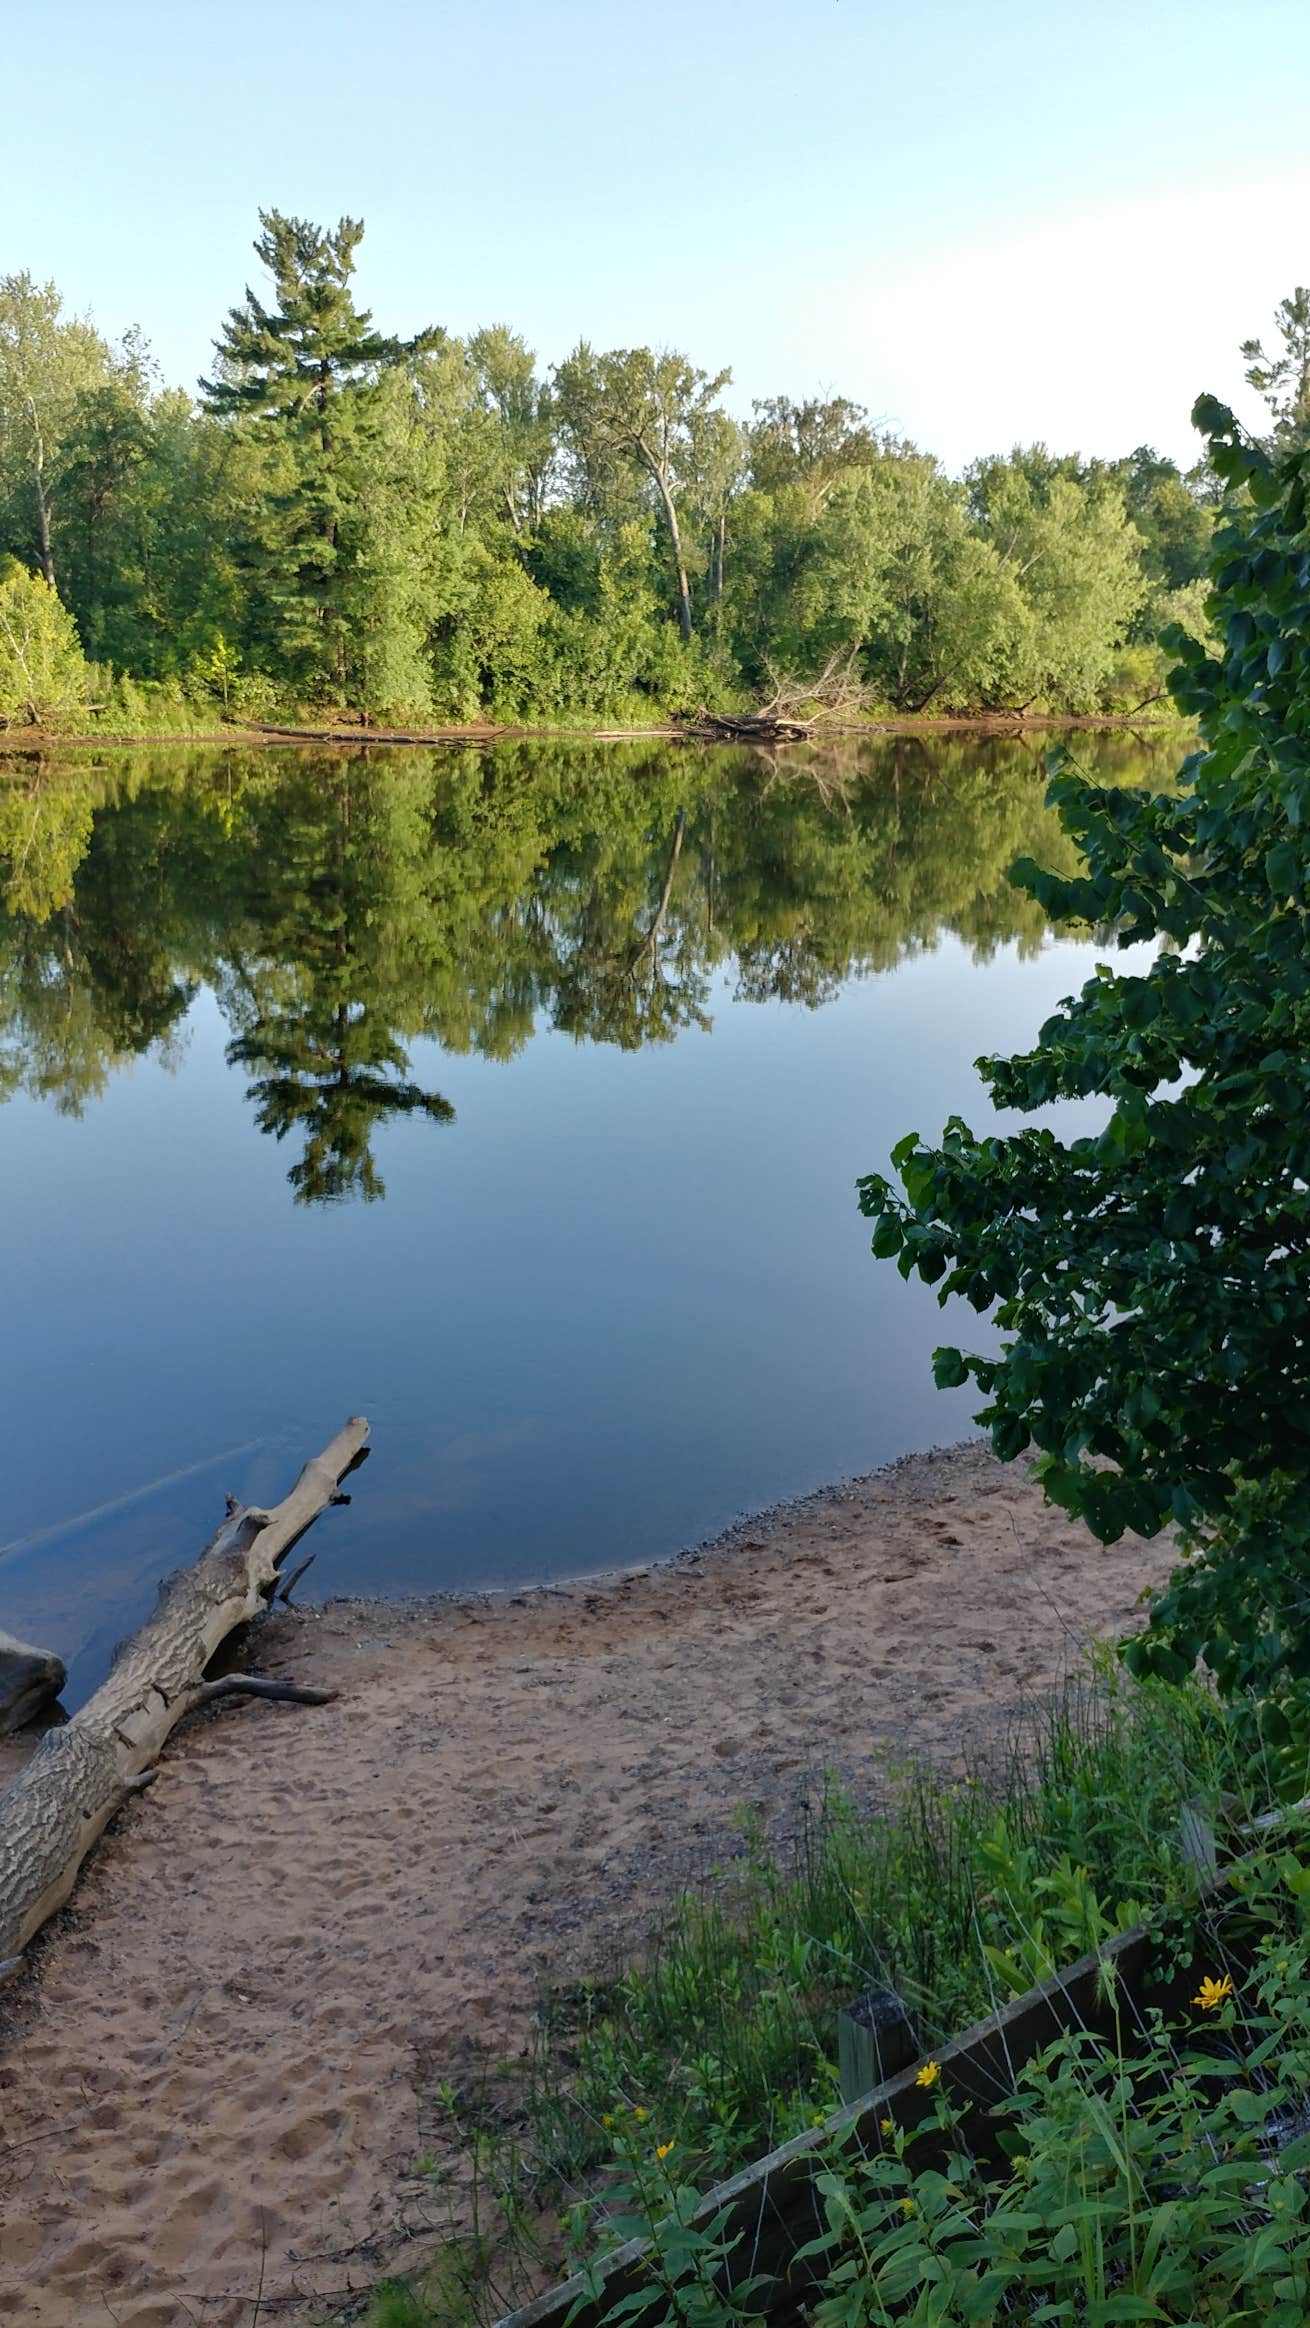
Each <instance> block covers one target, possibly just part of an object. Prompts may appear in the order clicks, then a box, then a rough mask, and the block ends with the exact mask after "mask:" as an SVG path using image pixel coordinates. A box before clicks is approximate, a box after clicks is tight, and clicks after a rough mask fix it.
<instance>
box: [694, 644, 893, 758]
mask: <svg viewBox="0 0 1310 2328" xmlns="http://www.w3.org/2000/svg"><path fill="white" fill-rule="evenodd" d="M764 667H765V669H766V671H767V672H768V675H769V678H770V680H771V682H772V689H773V692H772V693H771V695H770V696H769V697H768V699H767V701H765V702H763V703H761V704H760V706H759V708H758V710H757V711H753V712H723V711H707V710H706V709H705V708H704V706H702V708H701V709H700V710H699V711H691V712H679V713H677V714H675V717H676V719H677V723H678V726H679V729H680V731H681V733H682V734H683V735H686V736H694V737H696V738H697V739H699V740H701V741H704V742H715V741H717V742H721V743H742V744H803V743H808V742H809V740H810V738H811V737H812V736H813V735H815V734H816V733H817V732H818V731H819V730H820V729H825V728H826V729H836V728H841V727H844V726H847V725H849V724H851V723H853V722H858V723H859V724H864V715H865V713H866V711H867V709H868V702H869V691H868V689H867V687H865V686H864V685H863V684H862V683H861V681H860V680H859V679H858V678H857V677H856V675H855V656H854V655H853V653H850V652H848V651H844V650H842V649H841V648H834V650H833V652H832V654H830V655H829V657H828V660H827V662H826V663H825V664H824V666H823V669H822V670H821V671H820V672H818V673H817V674H816V675H815V677H813V678H811V679H799V678H796V677H795V676H794V675H793V674H791V673H789V672H785V671H780V670H778V668H777V667H776V665H774V664H773V663H771V662H770V661H769V660H768V658H767V656H766V657H765V665H764Z"/></svg>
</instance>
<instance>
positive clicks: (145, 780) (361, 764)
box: [0, 731, 1176, 1204]
mask: <svg viewBox="0 0 1310 2328" xmlns="http://www.w3.org/2000/svg"><path fill="white" fill-rule="evenodd" d="M1046 741H1047V739H1045V738H1044V737H1040V736H1039V737H1036V738H1034V737H1009V738H999V737H987V738H980V737H979V736H976V735H972V736H971V735H967V734H960V735H952V736H934V737H931V738H929V737H919V736H913V737H904V736H902V737H887V738H882V739H876V740H870V741H867V742H866V741H864V740H862V739H846V740H844V741H843V742H842V743H841V744H840V745H836V746H833V745H829V746H827V747H823V748H820V747H804V748H797V749H795V750H792V751H789V752H787V753H784V754H778V755H766V754H761V753H757V752H749V751H739V750H727V749H705V750H698V749H694V748H691V747H688V746H685V745H679V744H672V743H647V742H643V743H640V744H637V743H632V744H589V743H578V742H574V741H568V742H565V741H550V740H542V741H537V740H532V741H524V742H518V743H512V744H501V745H497V746H495V747H478V746H456V747H450V746H443V747H436V748H429V749H424V750H413V751H410V750H390V751H388V750H384V749H380V748H377V747H375V748H373V749H372V750H369V749H367V748H360V749H357V750H354V751H352V752H348V753H347V752H326V751H324V752H320V751H279V750H269V751H265V750H258V749H240V750H223V749H214V748H212V747H206V748H203V749H194V750H185V751H178V750H170V751H158V752H156V751H133V752H117V753H105V754H97V755H94V756H89V757H86V758H70V759H68V760H66V761H64V762H55V761H40V760H38V761H24V762H21V763H20V762H16V763H14V764H13V765H12V766H11V767H9V768H5V767H4V766H3V764H0V1099H3V1098H5V1097H6V1096H7V1095H9V1094H11V1093H13V1092H16V1091H23V1092H27V1093H29V1094H31V1095H34V1096H36V1097H38V1098H40V1099H43V1100H46V1101H49V1102H50V1103H51V1104H52V1105H54V1106H55V1107H56V1108H58V1109H60V1110H61V1111H63V1112H65V1113H70V1114H80V1113H81V1112H82V1111H83V1110H84V1109H85V1108H86V1107H87V1106H88V1105H89V1104H90V1103H91V1102H93V1101H94V1100H95V1099H97V1098H98V1097H99V1096H100V1094H101V1093H102V1092H103V1091H104V1089H105V1087H106V1085H107V1083H108V1081H109V1078H110V1076H111V1075H112V1074H113V1072H114V1070H115V1068H117V1067H118V1066H120V1065H121V1064H123V1063H124V1062H126V1061H127V1060H129V1059H132V1058H135V1057H140V1056H143V1055H145V1054H148V1053H154V1054H155V1055H158V1056H163V1057H165V1058H167V1057H168V1055H169V1050H170V1046H172V1045H175V1044H176V1042H177V1040H178V1038H179V1034H180V1030H181V1028H182V1025H183V1022H184V1020H185V1018H186V1014H187V1012H188V1010H189V1009H190V1006H191V1004H192V1002H193V1000H194V999H195V997H196V995H197V994H198V993H199V992H200V991H202V990H203V989H208V990H210V991H211V992H212V993H213V994H214V995H215V996H216V997H217V999H218V1002H219V1005H220V1007H221V1009H222V1011H223V1013H224V1016H225V1018H226V1021H227V1025H228V1029H229V1041H228V1050H227V1056H228V1059H229V1061H230V1062H231V1063H232V1064H233V1065H234V1066H240V1067H242V1068H244V1069H246V1070H247V1071H248V1073H249V1075H250V1077H251V1081H250V1083H249V1086H248V1089H247V1097H248V1098H249V1099H250V1100H251V1101H252V1102H253V1103H254V1110H255V1121H256V1123H257V1125H258V1126H259V1128H260V1130H261V1131H265V1132H270V1133H272V1135H273V1137H274V1138H275V1139H276V1140H278V1141H282V1140H285V1139H288V1138H295V1139H296V1140H297V1141H298V1142H299V1143H300V1145H301V1154H300V1156H299V1159H298V1160H297V1161H296V1162H295V1163H294V1164H293V1165H292V1167H291V1169H290V1172H289V1174H288V1178H289V1180H290V1183H291V1186H292V1189H293V1191H294V1195H295V1201H296V1202H297V1203H300V1204H320V1203H326V1202H331V1201H334V1200H340V1199H343V1198H349V1197H360V1198H364V1199H366V1200H367V1199H372V1198H377V1197H381V1196H382V1195H383V1194H384V1193H385V1189H384V1183H383V1182H382V1180H381V1178H380V1176H379V1174H378V1171H377V1167H376V1164H375V1162H374V1158H373V1151H372V1140H373V1135H374V1132H375V1130H376V1128H377V1127H378V1125H379V1124H381V1123H383V1122H384V1121H385V1120H386V1119H387V1118H388V1117H389V1116H393V1115H397V1114H414V1113H420V1114H423V1115H426V1116H427V1117H429V1119H431V1120H432V1121H433V1122H434V1123H443V1124H448V1123H450V1122H451V1121H452V1120H453V1113H454V1111H453V1109H452V1108H451V1107H450V1105H449V1103H448V1102H447V1101H446V1100H445V1099H444V1098H443V1097H442V1096H441V1094H440V1093H439V1092H435V1091H429V1090H426V1089H424V1088H423V1087H422V1086H421V1085H420V1084H419V1083H417V1082H415V1081H414V1080H412V1079H411V1074H410V1058H409V1046H410V1045H411V1044H412V1043H413V1041H414V1040H415V1039H416V1038H418V1037H429V1038H432V1039H433V1040H435V1041H436V1042H437V1043H439V1044H440V1045H442V1046H443V1047H444V1048H445V1049H446V1050H447V1051H448V1052H456V1053H464V1052H470V1051H473V1052H479V1053H482V1054H483V1055H485V1056H489V1057H495V1058H508V1057H510V1056H511V1055H512V1054H513V1053H515V1052H516V1051H518V1050H520V1049H521V1048H522V1047H523V1046H524V1045H525V1044H526V1043H527V1042H528V1041H529V1040H530V1039H531V1036H532V1033H533V1030H534V1027H536V1026H537V1025H538V1024H542V1023H544V1024H548V1025H552V1026H555V1027H558V1028H561V1029H563V1030H564V1031H566V1032H568V1033H570V1034H572V1035H574V1036H576V1037H577V1038H579V1039H585V1040H587V1041H589V1042H594V1043H615V1044H619V1045H621V1046H623V1047H624V1048H625V1049H630V1050H635V1049H638V1048H639V1047H641V1046H642V1045H644V1044H649V1043H666V1042H670V1041H672V1040H673V1039H674V1038H675V1037H676V1036H677V1035H678V1033H679V1032H680V1031H681V1030H682V1029H683V1028H685V1027H690V1026H697V1027H709V1026H710V1024H711V1014H710V1008H709V1003H710V994H711V986H712V981H713V978H714V976H715V975H716V973H719V972H722V971H724V970H727V971H728V972H729V974H730V975H731V976H732V977H733V978H734V979H735V986H736V991H737V993H738V994H739V995H740V996H742V997H745V998H747V999H749V1000H753V1001H761V1002H762V1001H767V1000H771V999H777V1000H781V1001H785V1002H789V1003H801V1004H805V1005H807V1006H809V1007H811V1008H816V1007H818V1006H820V1005H822V1004H823V1003H824V1002H826V1001H827V1000H829V999H830V998H831V997H832V996H833V995H834V994H835V993H836V992H837V991H838V989H839V988H840V986H841V985H842V983H843V982H844V981H845V980H846V979H848V978H850V977H852V976H860V975H867V974H870V973H873V972H878V971H884V970H888V969H891V968H893V967H894V966H895V965H896V963H897V962H899V961H901V960H902V959H903V958H904V957H905V956H906V955H908V954H912V953H915V952H917V951H920V950H922V949H924V948H927V947H931V946H932V945H934V944H935V943H936V941H937V939H938V938H939V936H940V935H942V934H943V933H945V932H951V933H953V934H954V935H955V936H957V937H958V938H960V939H962V940H963V941H964V943H965V944H966V945H967V946H968V947H969V948H970V949H971V950H972V952H973V954H974V956H975V958H978V959H985V958H987V957H988V956H990V955H991V954H992V953H993V952H994V951H995V949H996V948H997V947H999V946H1002V945H1006V944H1010V943H1017V944H1018V946H1019V947H1020V949H1021V951H1026V952H1031V951H1032V950H1034V949H1035V948H1036V947H1038V946H1039V945H1040V943H1041V941H1042V937H1043V934H1044V923H1043V919H1042V916H1041V913H1040V911H1039V909H1038V908H1037V907H1036V905H1035V904H1034V903H1033V901H1032V899H1031V898H1028V897H1026V896H1022V895H1020V894H1019V893H1018V892H1016V891H1015V890H1013V889H1011V888H1010V887H1009V885H1008V883H1007V881H1006V878H1005V875H1006V870H1007V868H1008V866H1009V865H1011V864H1012V863H1013V861H1014V859H1015V858H1016V857H1018V856H1021V855H1030V856H1036V857H1038V858H1040V859H1041V860H1042V861H1043V862H1045V863H1046V864H1049V865H1051V866H1053V867H1054V868H1056V869H1058V870H1061V871H1068V870H1070V869H1071V867H1072V858H1071V852H1070V849H1069V845H1068V843H1067V841H1066V840H1065V838H1064V835H1063V834H1062V833H1061V831H1060V829H1059V826H1058V824H1057V823H1056V822H1055V820H1054V818H1053V817H1052V816H1051V815H1050V814H1049V813H1048V812H1047V810H1046V809H1045V808H1044V807H1043V791H1044V777H1043V754H1044V749H1045V746H1046ZM1174 742H1175V739H1173V738H1172V737H1170V736H1169V734H1168V732H1167V731H1165V732H1164V733H1162V734H1161V735H1159V736H1154V737H1147V738H1144V737H1141V736H1134V735H1130V734H1126V733H1097V734H1087V735H1084V736H1081V737H1080V738H1079V739H1078V745H1079V757H1080V758H1081V759H1082V760H1083V761H1084V763H1085V764H1087V765H1088V766H1089V767H1090V768H1091V769H1092V770H1093V772H1094V773H1095V774H1096V775H1097V776H1098V777H1100V778H1101V779H1103V780H1109V781H1114V782H1118V783H1124V784H1142V783H1164V782H1165V781H1167V777H1166V770H1167V768H1168V767H1169V766H1170V765H1171V764H1172V762H1173V760H1174V758H1175V757H1176V752H1175V750H1174V748H1173V747H1174Z"/></svg>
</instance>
